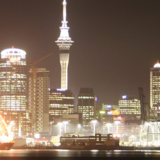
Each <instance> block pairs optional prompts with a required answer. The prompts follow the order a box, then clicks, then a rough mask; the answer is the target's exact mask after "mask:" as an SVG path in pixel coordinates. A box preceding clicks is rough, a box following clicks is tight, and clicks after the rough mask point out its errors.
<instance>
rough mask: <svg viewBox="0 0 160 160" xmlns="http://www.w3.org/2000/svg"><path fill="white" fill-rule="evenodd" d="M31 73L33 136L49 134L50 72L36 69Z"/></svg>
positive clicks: (30, 93) (30, 91)
mask: <svg viewBox="0 0 160 160" xmlns="http://www.w3.org/2000/svg"><path fill="white" fill-rule="evenodd" d="M29 73H30V76H29V111H30V112H31V113H32V122H33V130H32V131H33V134H35V133H40V132H49V88H50V78H49V71H48V70H46V69H45V68H34V72H32V69H30V71H29ZM33 79H34V80H33ZM32 82H33V83H34V85H32ZM32 86H33V87H34V88H32ZM32 92H34V93H32ZM32 96H34V105H33V107H32V98H31V97H32Z"/></svg>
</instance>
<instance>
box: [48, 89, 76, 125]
mask: <svg viewBox="0 0 160 160" xmlns="http://www.w3.org/2000/svg"><path fill="white" fill-rule="evenodd" d="M69 113H74V95H73V93H72V92H71V91H70V90H63V91H62V90H61V91H59V90H56V89H51V91H50V95H49V116H50V122H53V124H56V123H57V122H58V120H56V119H57V118H59V117H61V116H62V115H63V114H69Z"/></svg>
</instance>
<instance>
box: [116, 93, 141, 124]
mask: <svg viewBox="0 0 160 160" xmlns="http://www.w3.org/2000/svg"><path fill="white" fill-rule="evenodd" d="M118 105H119V112H120V115H122V116H124V118H125V123H128V124H130V123H137V124H139V123H140V122H141V119H140V118H141V104H140V100H138V99H136V98H132V97H128V96H127V95H124V96H122V99H121V100H119V101H118Z"/></svg>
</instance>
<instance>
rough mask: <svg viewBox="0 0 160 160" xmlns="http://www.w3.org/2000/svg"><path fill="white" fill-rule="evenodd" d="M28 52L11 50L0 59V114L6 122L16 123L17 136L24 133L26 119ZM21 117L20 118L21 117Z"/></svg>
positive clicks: (3, 53) (6, 51) (5, 52)
mask: <svg viewBox="0 0 160 160" xmlns="http://www.w3.org/2000/svg"><path fill="white" fill-rule="evenodd" d="M26 69H27V64H26V52H25V51H23V50H21V49H17V48H10V49H5V50H3V51H2V52H1V59H0V112H1V114H3V116H4V117H5V118H6V121H14V122H15V125H14V130H15V135H18V132H19V134H21V131H22V134H23V133H24V132H23V130H24V131H25V129H24V128H23V127H24V126H23V125H22V123H23V120H24V119H26V108H27V74H26ZM19 115H20V116H19Z"/></svg>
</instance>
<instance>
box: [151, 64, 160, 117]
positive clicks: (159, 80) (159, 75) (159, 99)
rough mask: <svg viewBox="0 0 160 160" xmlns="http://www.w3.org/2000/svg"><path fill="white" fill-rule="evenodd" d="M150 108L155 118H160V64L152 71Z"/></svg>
mask: <svg viewBox="0 0 160 160" xmlns="http://www.w3.org/2000/svg"><path fill="white" fill-rule="evenodd" d="M150 107H151V109H152V111H153V112H154V114H155V116H156V117H158V119H159V118H160V63H159V62H157V63H156V64H155V65H154V67H153V68H151V69H150Z"/></svg>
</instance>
